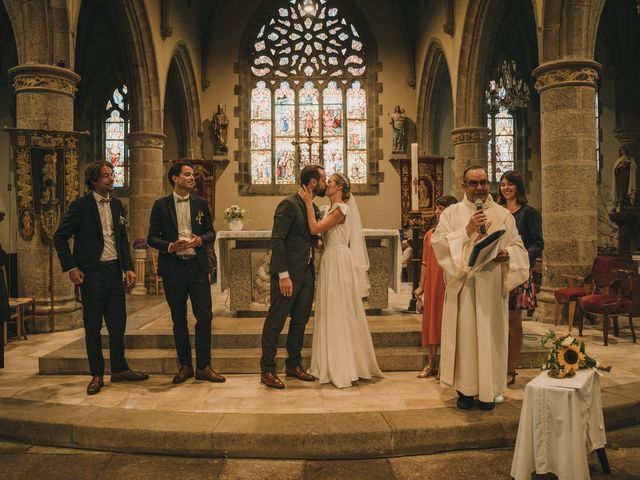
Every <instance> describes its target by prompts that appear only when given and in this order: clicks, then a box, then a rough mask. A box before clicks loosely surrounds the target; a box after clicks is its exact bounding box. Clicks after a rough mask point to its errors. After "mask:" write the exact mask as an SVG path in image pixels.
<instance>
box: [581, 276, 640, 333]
mask: <svg viewBox="0 0 640 480" xmlns="http://www.w3.org/2000/svg"><path fill="white" fill-rule="evenodd" d="M615 277H618V278H615ZM611 278H612V282H611V284H610V286H609V288H608V289H607V290H606V291H605V292H603V293H594V294H591V295H584V296H583V297H581V298H580V300H579V302H580V308H581V309H582V311H583V312H586V313H591V314H594V315H603V316H604V319H603V320H602V333H603V338H604V344H605V346H606V345H608V344H609V317H613V334H614V335H615V336H616V337H618V336H619V330H618V315H627V316H628V317H629V329H630V330H631V338H632V339H633V343H636V332H635V330H634V329H633V317H637V316H640V291H639V288H640V282H639V281H638V274H637V273H629V272H619V271H618V272H613V274H612V276H611ZM578 328H579V331H580V335H582V321H581V322H580V324H579V327H578Z"/></svg>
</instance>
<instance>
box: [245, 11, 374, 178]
mask: <svg viewBox="0 0 640 480" xmlns="http://www.w3.org/2000/svg"><path fill="white" fill-rule="evenodd" d="M365 52H366V46H365V44H364V43H363V40H362V38H360V34H359V33H358V29H357V28H356V26H355V25H354V24H353V23H352V22H351V21H350V20H349V19H348V18H347V17H346V16H345V15H343V14H342V9H341V8H340V3H339V2H338V1H335V0H314V1H310V0H286V1H282V2H280V4H279V6H278V7H277V9H276V12H275V15H273V17H272V18H270V19H269V21H267V22H266V23H265V24H264V25H262V26H261V27H260V28H259V29H258V32H257V34H256V36H255V38H254V42H253V44H252V56H251V63H250V70H251V74H252V78H253V79H252V82H251V107H250V110H251V119H250V137H251V183H252V184H295V183H296V181H297V176H298V173H299V171H300V169H301V168H302V167H303V166H304V165H307V164H309V163H319V164H322V165H324V166H325V169H326V171H327V174H328V175H330V174H332V173H335V172H343V173H346V174H347V175H349V177H350V178H351V181H352V182H353V183H366V182H367V168H368V162H367V145H368V137H367V131H368V129H367V92H366V90H365V85H366V74H367V67H366V62H365Z"/></svg>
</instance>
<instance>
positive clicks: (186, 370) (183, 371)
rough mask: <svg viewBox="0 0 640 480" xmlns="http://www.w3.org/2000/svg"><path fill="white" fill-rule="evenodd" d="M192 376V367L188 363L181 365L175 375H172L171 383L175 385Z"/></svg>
mask: <svg viewBox="0 0 640 480" xmlns="http://www.w3.org/2000/svg"><path fill="white" fill-rule="evenodd" d="M192 377H193V367H190V366H188V365H181V366H180V370H178V373H176V374H175V376H174V377H173V380H171V383H173V384H174V385H177V384H179V383H182V382H186V381H187V379H188V378H192Z"/></svg>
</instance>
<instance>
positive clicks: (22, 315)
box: [0, 266, 36, 345]
mask: <svg viewBox="0 0 640 480" xmlns="http://www.w3.org/2000/svg"><path fill="white" fill-rule="evenodd" d="M0 269H2V274H3V275H4V279H5V284H6V285H7V287H8V285H9V280H8V275H7V270H6V269H5V268H4V266H0ZM35 316H36V299H35V298H28V297H18V298H11V297H9V318H8V319H7V321H6V322H4V324H3V327H2V338H3V339H4V343H5V345H6V343H7V339H8V338H7V337H8V334H7V325H8V323H10V322H11V323H15V324H16V338H18V339H19V338H24V339H25V340H27V329H26V328H25V322H26V320H29V319H34V318H35Z"/></svg>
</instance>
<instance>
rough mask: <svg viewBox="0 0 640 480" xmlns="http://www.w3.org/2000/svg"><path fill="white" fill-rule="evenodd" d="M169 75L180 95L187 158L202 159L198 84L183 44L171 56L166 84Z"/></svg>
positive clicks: (178, 44)
mask: <svg viewBox="0 0 640 480" xmlns="http://www.w3.org/2000/svg"><path fill="white" fill-rule="evenodd" d="M171 75H174V76H175V78H174V80H175V81H176V83H177V87H178V89H179V93H180V98H179V104H180V106H181V108H182V109H183V113H184V117H183V118H184V121H185V125H184V130H185V131H184V140H185V143H186V145H185V150H186V153H187V156H188V157H189V158H192V159H197V158H202V136H201V135H200V131H201V129H202V117H201V116H200V98H199V95H198V84H197V81H196V75H195V72H194V70H193V63H192V62H191V56H190V55H189V51H188V49H187V47H186V45H185V44H184V43H183V42H179V43H177V44H176V46H175V47H174V49H173V53H172V54H171V62H170V64H169V70H168V72H167V83H168V82H169V77H170V76H171ZM165 96H166V93H165Z"/></svg>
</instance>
